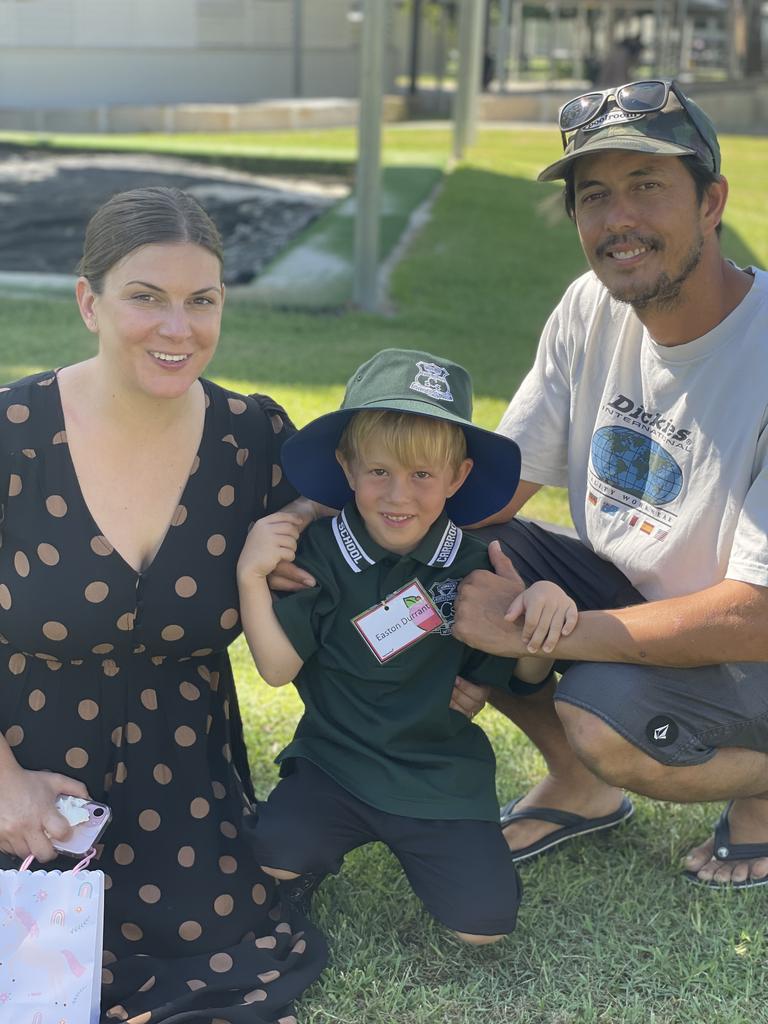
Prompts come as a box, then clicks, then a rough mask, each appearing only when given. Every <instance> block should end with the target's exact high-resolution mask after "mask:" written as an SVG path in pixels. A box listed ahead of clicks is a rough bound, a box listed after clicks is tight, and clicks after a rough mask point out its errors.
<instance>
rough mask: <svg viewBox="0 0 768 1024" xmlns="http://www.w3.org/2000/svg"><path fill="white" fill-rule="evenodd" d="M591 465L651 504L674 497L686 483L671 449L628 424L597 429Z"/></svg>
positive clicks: (609, 481)
mask: <svg viewBox="0 0 768 1024" xmlns="http://www.w3.org/2000/svg"><path fill="white" fill-rule="evenodd" d="M592 468H593V469H594V471H595V473H596V474H597V475H598V477H599V478H600V479H601V480H603V481H604V482H605V483H607V484H610V485H611V486H612V487H616V488H619V489H620V490H622V491H624V492H625V493H626V494H631V495H632V496H633V497H634V498H640V499H642V500H643V501H647V502H650V503H651V504H652V505H666V504H668V503H669V502H670V501H674V499H675V498H676V497H677V496H678V494H679V493H680V488H681V487H682V485H683V474H682V471H681V469H680V467H679V466H678V464H677V463H676V462H675V460H674V459H673V458H672V456H671V455H670V454H669V452H667V451H665V449H664V448H662V447H661V445H660V444H657V443H656V442H655V441H652V440H651V438H650V437H646V436H645V434H640V433H638V431H636V430H630V428H629V427H601V428H600V429H599V430H596V431H595V433H594V435H593V436H592Z"/></svg>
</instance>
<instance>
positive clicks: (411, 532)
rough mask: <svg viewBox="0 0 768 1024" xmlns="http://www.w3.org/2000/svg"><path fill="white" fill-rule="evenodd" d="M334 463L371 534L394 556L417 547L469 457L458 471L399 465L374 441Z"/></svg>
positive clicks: (461, 476) (459, 480) (465, 469)
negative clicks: (351, 456) (353, 456)
mask: <svg viewBox="0 0 768 1024" xmlns="http://www.w3.org/2000/svg"><path fill="white" fill-rule="evenodd" d="M339 462H340V464H341V467H342V469H343V470H344V474H345V476H346V478H347V481H348V483H349V486H350V487H351V488H352V490H353V491H354V492H355V503H356V504H357V508H358V511H359V512H360V515H361V516H362V517H363V520H364V522H365V525H366V527H367V529H368V532H369V533H370V535H371V537H372V538H373V540H375V541H376V543H377V544H379V545H380V546H381V547H383V548H385V549H386V550H387V551H392V552H393V553H394V554H398V555H405V554H408V552H409V551H413V549H414V548H415V547H417V546H418V545H419V543H420V542H421V541H422V539H423V538H424V537H425V536H426V535H427V533H428V532H429V529H430V527H431V526H432V524H433V523H434V522H435V521H436V520H437V519H438V518H439V516H440V515H441V513H442V511H443V509H444V507H445V502H446V500H447V499H448V498H450V497H451V496H452V495H454V494H455V493H456V491H458V489H459V488H460V487H461V485H462V484H463V483H464V481H465V480H466V478H467V475H468V473H469V471H470V469H471V468H472V460H471V459H465V460H464V461H463V462H462V463H461V465H460V466H459V467H458V469H457V470H454V468H453V467H452V466H449V465H445V464H444V463H440V464H439V465H435V464H429V463H427V462H418V463H417V464H416V465H414V466H403V465H402V464H401V463H400V462H398V461H397V459H396V458H395V457H394V456H393V455H392V454H391V453H390V452H389V451H388V450H387V449H386V447H385V446H383V445H377V444H376V443H375V441H374V442H372V443H371V444H369V445H368V447H367V449H366V451H365V452H364V453H363V454H362V455H360V456H359V457H358V458H356V459H355V460H354V461H353V462H351V463H347V462H345V460H344V459H343V458H341V457H339Z"/></svg>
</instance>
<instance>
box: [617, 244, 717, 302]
mask: <svg viewBox="0 0 768 1024" xmlns="http://www.w3.org/2000/svg"><path fill="white" fill-rule="evenodd" d="M638 241H641V242H643V244H645V245H648V247H649V248H652V249H654V250H655V251H656V252H661V251H662V249H663V245H661V244H660V243H659V242H655V241H650V244H649V240H645V239H639V240H638ZM609 244H611V245H612V244H615V243H613V242H609V243H603V245H602V246H600V248H599V249H598V254H599V255H602V253H601V252H600V249H603V247H607V246H608V245H609ZM703 246H704V239H703V238H702V236H701V234H699V235H698V237H697V238H696V240H695V242H694V243H693V245H692V246H691V248H690V249H689V250H688V252H687V253H686V256H685V258H684V260H683V262H682V265H681V266H680V269H679V270H678V272H677V274H676V275H675V276H674V277H670V276H669V274H667V273H662V274H659V276H658V277H657V278H656V280H655V281H652V282H650V283H649V284H647V285H645V287H642V286H638V285H631V284H627V285H626V286H625V287H624V288H621V287H617V288H609V289H608V290H609V292H610V294H611V296H612V297H613V298H614V299H616V301H617V302H626V303H627V305H629V306H631V307H632V308H633V309H634V310H635V312H644V311H645V310H648V309H651V308H653V309H656V310H658V311H659V312H661V313H668V312H671V311H672V310H673V309H675V307H676V306H677V305H678V302H679V299H680V292H681V291H682V287H683V285H684V284H685V282H686V281H687V280H688V278H689V277H690V276H691V274H692V273H693V271H694V270H695V269H696V267H698V265H699V263H700V262H701V250H702V248H703Z"/></svg>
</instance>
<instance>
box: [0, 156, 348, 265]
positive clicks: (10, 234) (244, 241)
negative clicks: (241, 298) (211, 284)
mask: <svg viewBox="0 0 768 1024" xmlns="http://www.w3.org/2000/svg"><path fill="white" fill-rule="evenodd" d="M147 185H171V186H176V187H178V188H183V189H185V190H186V191H188V192H191V193H192V195H194V196H195V198H196V199H198V200H199V202H200V203H201V204H202V205H203V206H204V207H205V209H206V210H207V211H208V213H210V215H211V217H213V219H214V221H215V222H216V224H217V225H218V227H219V230H220V231H221V233H222V237H223V239H224V254H225V259H224V280H225V281H226V282H227V283H228V284H244V283H247V282H249V281H251V280H253V279H254V278H255V277H257V276H258V274H259V272H260V271H261V270H262V269H263V268H264V267H265V266H266V265H267V264H268V263H270V262H271V261H272V260H273V259H274V258H275V256H277V254H278V253H279V252H280V251H281V250H282V249H284V248H285V246H286V245H288V243H289V242H291V240H292V239H293V238H295V237H296V235H298V234H299V233H301V232H302V231H303V230H304V229H305V228H306V227H307V226H308V225H309V224H311V223H312V221H313V220H315V218H317V217H318V216H320V214H321V213H323V212H324V211H325V210H326V209H327V208H328V207H329V206H330V205H332V204H333V203H335V202H337V201H338V200H339V199H340V198H343V197H344V196H345V195H347V194H348V192H349V187H348V185H347V184H346V183H344V182H342V181H341V180H340V179H335V180H329V179H322V180H320V179H307V178H301V179H294V178H287V177H280V178H273V177H271V176H264V175H255V174H249V173H248V172H245V171H237V170H231V169H229V168H225V167H216V166H214V165H211V164H202V163H195V162H194V161H192V160H184V159H181V158H175V157H166V156H154V155H144V154H113V153H78V154H74V155H73V154H56V153H51V152H50V151H41V150H36V149H26V150H25V149H19V148H16V147H7V146H2V145H0V216H1V217H2V225H3V227H2V232H0V271H27V272H33V273H43V274H46V273H48V274H73V273H74V270H75V266H76V265H77V261H78V260H79V258H80V254H81V252H82V246H83V236H84V234H85V225H86V224H87V222H88V220H89V218H90V217H91V215H92V214H93V212H94V210H96V208H97V207H98V206H100V205H101V204H102V203H103V202H105V201H106V200H107V199H109V197H110V196H112V195H114V194H115V193H116V192H122V191H124V190H126V189H131V188H141V187H143V186H147Z"/></svg>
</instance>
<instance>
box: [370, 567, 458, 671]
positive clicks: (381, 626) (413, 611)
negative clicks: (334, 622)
mask: <svg viewBox="0 0 768 1024" xmlns="http://www.w3.org/2000/svg"><path fill="white" fill-rule="evenodd" d="M442 624H443V618H442V616H441V615H440V612H439V611H438V610H437V608H435V606H434V605H433V604H432V602H431V601H430V599H429V597H428V596H427V593H426V591H425V590H424V588H423V587H422V585H421V584H420V583H419V581H418V580H412V581H411V582H410V583H406V585H405V586H404V587H401V589H400V590H397V591H395V593H394V594H390V596H389V597H387V598H386V599H385V600H384V601H382V602H381V603H380V604H375V605H374V606H373V607H372V608H369V609H368V610H367V611H365V612H361V613H360V614H359V615H356V616H355V617H354V619H352V625H353V626H354V627H355V629H357V631H358V633H359V634H360V636H362V638H363V640H365V642H366V644H367V645H368V646H369V647H370V649H371V651H373V654H374V655H375V657H376V658H377V659H378V661H379V662H380V663H381V664H382V665H383V664H384V662H385V661H389V660H390V659H391V658H394V657H395V656H396V655H398V654H399V653H400V652H401V651H404V650H405V649H406V648H407V647H412V646H413V645H414V644H417V643H418V642H419V640H423V639H424V637H425V636H428V635H429V634H430V633H431V632H432V630H434V629H437V627H438V626H442Z"/></svg>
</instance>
